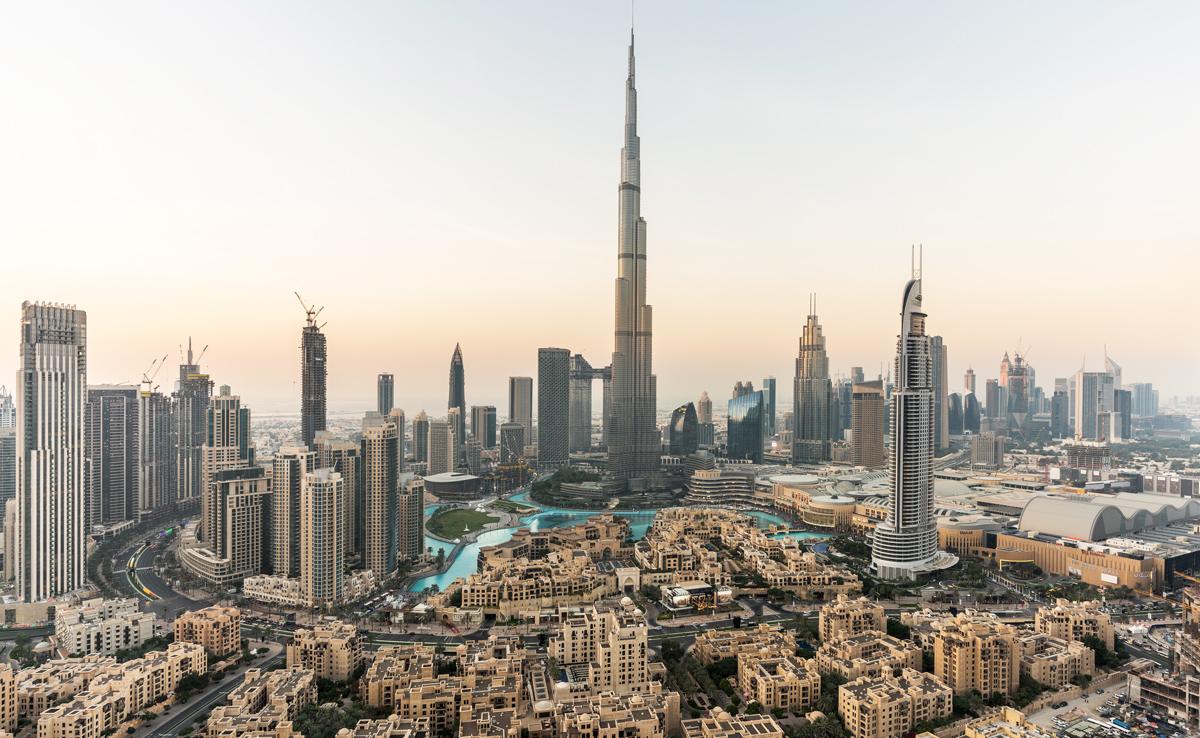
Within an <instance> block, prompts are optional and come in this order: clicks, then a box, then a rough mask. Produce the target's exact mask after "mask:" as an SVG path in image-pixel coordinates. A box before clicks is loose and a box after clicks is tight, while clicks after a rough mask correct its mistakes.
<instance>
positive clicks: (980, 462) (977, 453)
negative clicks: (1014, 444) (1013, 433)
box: [971, 431, 1004, 469]
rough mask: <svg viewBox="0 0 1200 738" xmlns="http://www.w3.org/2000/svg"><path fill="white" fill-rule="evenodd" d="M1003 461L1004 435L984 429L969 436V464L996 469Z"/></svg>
mask: <svg viewBox="0 0 1200 738" xmlns="http://www.w3.org/2000/svg"><path fill="white" fill-rule="evenodd" d="M1003 463H1004V436H1002V435H1000V434H999V433H993V432H991V431H984V432H982V433H980V434H978V435H976V436H973V437H972V438H971V466H982V467H987V468H989V469H996V468H998V467H1000V466H1001V465H1002V464H1003Z"/></svg>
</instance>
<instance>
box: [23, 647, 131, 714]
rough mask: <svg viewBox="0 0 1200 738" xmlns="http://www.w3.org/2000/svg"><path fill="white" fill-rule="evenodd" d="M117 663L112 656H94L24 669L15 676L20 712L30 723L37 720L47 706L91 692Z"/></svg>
mask: <svg viewBox="0 0 1200 738" xmlns="http://www.w3.org/2000/svg"><path fill="white" fill-rule="evenodd" d="M116 663H117V660H116V659H114V658H113V657H112V656H101V655H99V654H92V655H91V656H82V657H79V658H67V659H52V660H50V661H47V662H46V663H44V664H42V665H40V666H35V667H33V668H31V669H22V670H20V671H19V672H17V673H16V674H15V678H16V683H17V687H16V688H17V712H18V713H19V714H20V715H21V717H23V718H26V719H27V720H37V717H38V715H40V714H41V713H42V711H44V710H45V709H46V708H47V707H50V706H51V705H53V704H56V703H58V702H62V701H64V700H67V699H70V698H71V697H74V696H75V695H77V694H79V693H80V692H82V691H83V690H85V689H87V687H88V685H89V684H91V682H92V680H93V679H95V678H96V677H98V676H99V675H100V674H102V673H104V671H105V670H106V669H107V668H108V667H110V666H115V665H116Z"/></svg>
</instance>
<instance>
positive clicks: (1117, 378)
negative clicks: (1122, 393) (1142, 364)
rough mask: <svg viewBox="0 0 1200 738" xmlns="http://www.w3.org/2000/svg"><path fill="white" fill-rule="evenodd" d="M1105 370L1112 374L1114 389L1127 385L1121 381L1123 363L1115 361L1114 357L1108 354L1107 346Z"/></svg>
mask: <svg viewBox="0 0 1200 738" xmlns="http://www.w3.org/2000/svg"><path fill="white" fill-rule="evenodd" d="M1104 371H1105V372H1107V373H1108V374H1111V375H1112V386H1113V390H1114V391H1115V390H1119V389H1121V388H1122V387H1124V386H1125V385H1123V384H1122V383H1121V382H1122V379H1121V365H1120V364H1118V363H1117V362H1115V361H1113V359H1112V357H1111V356H1109V355H1108V347H1105V349H1104Z"/></svg>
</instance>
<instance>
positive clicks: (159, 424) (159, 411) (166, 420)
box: [137, 383, 176, 515]
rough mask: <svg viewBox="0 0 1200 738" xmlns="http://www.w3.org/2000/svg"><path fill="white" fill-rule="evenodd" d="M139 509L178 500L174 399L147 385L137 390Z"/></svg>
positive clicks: (149, 508)
mask: <svg viewBox="0 0 1200 738" xmlns="http://www.w3.org/2000/svg"><path fill="white" fill-rule="evenodd" d="M137 419H138V429H137V439H138V461H137V476H138V481H137V489H138V504H137V508H138V512H139V513H140V514H142V515H145V514H146V513H148V512H151V511H154V510H158V509H159V508H161V507H164V506H166V505H170V504H173V503H174V502H175V482H176V477H175V460H176V450H175V446H174V445H173V443H172V439H173V434H172V430H171V428H172V423H171V420H172V419H171V398H169V397H167V396H166V395H164V394H163V393H161V392H158V391H156V390H154V389H151V388H150V387H149V386H148V383H147V385H144V386H143V387H142V389H141V391H140V392H138V412H137Z"/></svg>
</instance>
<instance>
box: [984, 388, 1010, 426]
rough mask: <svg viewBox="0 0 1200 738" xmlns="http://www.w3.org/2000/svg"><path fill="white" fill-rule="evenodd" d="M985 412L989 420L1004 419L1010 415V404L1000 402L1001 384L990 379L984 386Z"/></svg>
mask: <svg viewBox="0 0 1200 738" xmlns="http://www.w3.org/2000/svg"><path fill="white" fill-rule="evenodd" d="M983 402H984V410H985V411H986V412H987V416H988V417H989V418H1003V417H1004V416H1005V415H1006V414H1007V413H1008V404H1007V403H1003V404H1004V407H1003V408H1001V407H1000V406H1001V404H1002V403H1001V402H1000V382H999V381H997V380H995V379H989V380H987V381H986V382H984V385H983Z"/></svg>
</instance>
